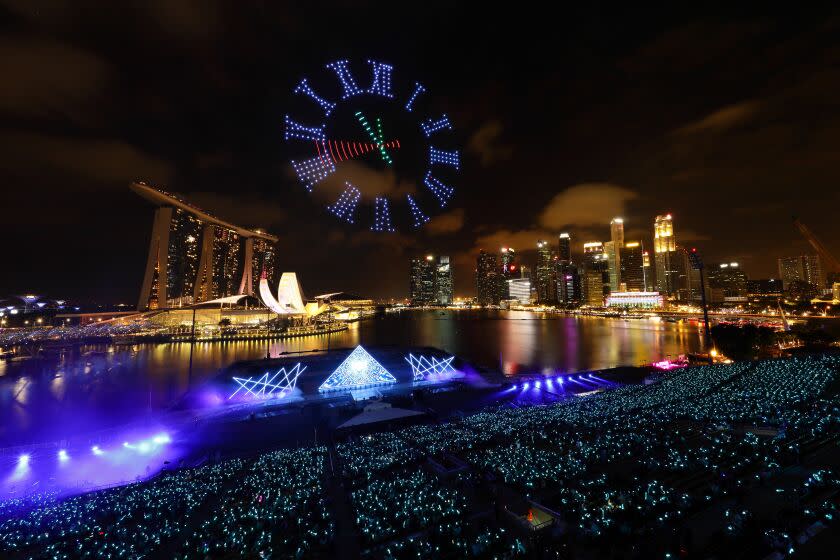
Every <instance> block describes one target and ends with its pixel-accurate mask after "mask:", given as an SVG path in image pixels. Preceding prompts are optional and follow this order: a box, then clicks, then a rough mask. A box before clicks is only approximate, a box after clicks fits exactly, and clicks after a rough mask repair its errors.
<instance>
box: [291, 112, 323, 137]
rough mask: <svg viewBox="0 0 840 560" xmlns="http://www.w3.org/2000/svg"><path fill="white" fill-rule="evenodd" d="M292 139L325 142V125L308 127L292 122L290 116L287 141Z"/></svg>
mask: <svg viewBox="0 0 840 560" xmlns="http://www.w3.org/2000/svg"><path fill="white" fill-rule="evenodd" d="M290 138H295V139H298V140H307V141H311V140H315V141H316V142H318V141H323V140H324V139H325V138H326V137H325V136H324V124H321V125H319V126H306V125H303V124H300V123H299V122H297V121H294V120H292V119H291V117H289V115H286V140H289V139H290Z"/></svg>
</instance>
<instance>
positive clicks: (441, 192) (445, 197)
mask: <svg viewBox="0 0 840 560" xmlns="http://www.w3.org/2000/svg"><path fill="white" fill-rule="evenodd" d="M423 184H424V185H426V186H427V187H428V188H429V190H430V191H432V194H433V195H435V197H436V198H437V199H438V202H439V203H440V206H441V208H443V207H444V206H446V203H447V202H449V199H450V198H451V197H452V194H453V193H454V192H455V189H454V188H453V187H450V186H449V185H445V184H443V183H441V182H440V180H439V179H437V178H435V177H433V176H432V172H431V171H426V177H425V178H424V179H423Z"/></svg>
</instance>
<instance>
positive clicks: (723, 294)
mask: <svg viewBox="0 0 840 560" xmlns="http://www.w3.org/2000/svg"><path fill="white" fill-rule="evenodd" d="M706 273H707V276H708V284H709V286H708V287H709V299H710V300H711V301H712V302H721V301H724V300H725V299H726V298H732V297H746V296H747V290H748V281H749V280H748V278H747V275H746V273H745V272H744V271H743V270H741V267H740V266H739V265H738V263H737V262H728V263H710V264H707V265H706Z"/></svg>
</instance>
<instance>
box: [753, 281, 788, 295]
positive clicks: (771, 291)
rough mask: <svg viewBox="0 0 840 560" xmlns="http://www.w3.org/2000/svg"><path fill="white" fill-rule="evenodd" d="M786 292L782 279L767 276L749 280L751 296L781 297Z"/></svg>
mask: <svg viewBox="0 0 840 560" xmlns="http://www.w3.org/2000/svg"><path fill="white" fill-rule="evenodd" d="M783 293H784V287H783V285H782V281H781V280H780V279H778V278H765V279H761V280H748V281H747V295H748V296H750V297H775V298H778V297H781V296H782V294H783Z"/></svg>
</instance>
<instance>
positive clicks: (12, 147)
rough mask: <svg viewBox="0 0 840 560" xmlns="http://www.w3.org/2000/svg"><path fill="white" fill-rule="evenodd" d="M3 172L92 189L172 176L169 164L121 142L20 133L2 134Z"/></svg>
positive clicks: (163, 180) (159, 180)
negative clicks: (84, 182) (71, 181)
mask: <svg viewBox="0 0 840 560" xmlns="http://www.w3.org/2000/svg"><path fill="white" fill-rule="evenodd" d="M0 169H5V170H7V171H8V172H14V173H17V174H20V173H27V174H29V175H34V176H40V175H42V174H43V173H44V172H45V171H48V172H54V173H55V174H56V175H58V176H59V177H63V178H68V177H67V176H75V177H82V178H85V179H88V181H89V182H90V183H91V186H92V187H98V186H101V184H102V183H111V184H116V185H118V186H119V187H120V188H125V186H126V185H127V184H128V183H129V182H130V181H131V180H132V179H142V180H147V181H149V182H151V183H154V184H161V183H166V182H167V181H168V179H169V178H170V176H171V174H172V168H171V166H170V165H169V163H167V162H165V161H163V160H161V159H158V158H156V157H154V156H152V155H149V154H147V153H144V152H142V151H141V150H139V149H138V148H136V147H134V146H132V145H131V144H128V143H126V142H123V141H121V140H115V139H110V138H108V139H86V138H70V137H66V136H47V135H43V134H37V133H32V132H19V131H17V132H15V131H13V132H6V133H0Z"/></svg>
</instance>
